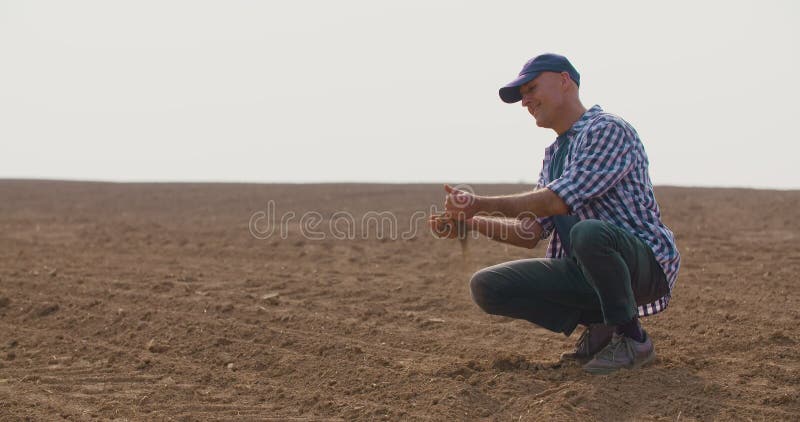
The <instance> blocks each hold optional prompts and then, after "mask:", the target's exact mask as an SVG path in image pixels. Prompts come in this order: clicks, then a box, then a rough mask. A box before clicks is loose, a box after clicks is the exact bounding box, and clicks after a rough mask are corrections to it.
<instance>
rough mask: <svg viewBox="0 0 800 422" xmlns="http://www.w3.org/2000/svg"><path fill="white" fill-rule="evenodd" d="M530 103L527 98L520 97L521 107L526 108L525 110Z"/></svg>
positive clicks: (525, 96)
mask: <svg viewBox="0 0 800 422" xmlns="http://www.w3.org/2000/svg"><path fill="white" fill-rule="evenodd" d="M530 102H531V98H530V97H529V96H527V95H523V96H522V106H523V107H526V108H527V107H528V104H529V103H530Z"/></svg>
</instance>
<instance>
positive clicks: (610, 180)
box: [537, 105, 681, 316]
mask: <svg viewBox="0 0 800 422" xmlns="http://www.w3.org/2000/svg"><path fill="white" fill-rule="evenodd" d="M566 135H567V137H568V139H569V142H568V143H566V144H565V145H566V147H567V148H569V149H568V151H567V156H566V159H565V163H564V172H563V174H562V175H561V177H559V178H557V179H555V180H549V175H550V164H551V161H552V159H553V155H554V154H555V152H556V150H557V146H558V142H557V141H556V142H553V144H551V145H550V146H549V147H547V148H546V149H545V151H544V162H543V163H542V171H541V173H540V174H539V183H538V184H537V188H548V189H550V190H552V191H553V192H555V193H556V194H557V195H558V196H559V197H561V199H562V200H563V201H564V202H565V203H566V204H567V205H568V206H569V209H570V210H571V214H573V215H576V216H577V217H578V218H579V219H581V220H585V219H590V218H591V219H597V220H602V221H605V222H608V223H612V224H614V225H616V226H618V227H620V228H622V229H625V230H626V231H628V232H629V233H632V234H633V235H635V236H637V237H638V238H639V239H641V240H643V241H644V242H645V243H646V244H647V245H649V246H650V248H652V250H653V252H654V254H655V257H656V260H657V261H658V263H659V264H660V265H661V268H662V269H663V270H664V274H665V275H666V276H667V281H668V282H669V290H670V292H672V289H673V288H674V287H675V280H676V279H677V278H678V267H679V266H680V260H681V257H680V254H679V253H678V248H677V247H676V246H675V236H674V235H673V233H672V232H671V231H670V230H669V229H668V228H667V227H666V226H665V225H664V224H663V223H662V222H661V211H660V210H659V208H658V203H656V198H655V195H654V194H653V185H652V183H651V182H650V176H649V175H648V172H647V168H648V165H649V161H648V160H647V154H646V153H645V151H644V145H642V141H641V140H640V139H639V135H638V134H637V133H636V130H634V129H633V127H632V126H631V125H630V124H629V123H628V122H626V121H625V120H622V119H621V118H620V117H618V116H615V115H613V114H609V113H605V112H603V110H602V109H601V108H600V106H598V105H595V106H594V107H592V108H591V109H589V110H588V111H586V113H584V114H583V116H581V118H580V119H578V121H577V122H575V124H574V125H572V127H571V128H570V129H569V131H567V133H566ZM537 221H538V222H539V224H541V225H542V227H543V228H544V230H545V232H544V234H543V236H542V238H547V237H548V236H550V235H551V234H552V236H553V237H552V239H551V240H550V245H549V246H548V247H547V254H546V257H548V258H563V257H565V256H566V253H565V251H564V248H563V247H562V244H561V240H560V239H559V236H558V232H557V231H555V230H554V224H553V219H552V217H545V218H539V219H537ZM669 299H670V293H668V294H667V295H666V296H664V297H662V298H660V299H658V300H656V301H655V302H653V303H649V304H645V305H641V306H639V315H640V316H647V315H652V314H655V313H658V312H661V311H663V310H664V309H665V308H666V307H667V304H668V303H669Z"/></svg>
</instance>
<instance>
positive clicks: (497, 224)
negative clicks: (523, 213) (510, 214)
mask: <svg viewBox="0 0 800 422" xmlns="http://www.w3.org/2000/svg"><path fill="white" fill-rule="evenodd" d="M470 223H471V224H470V229H471V230H475V231H478V232H479V233H481V234H482V235H484V236H486V237H488V238H489V239H492V240H496V241H498V242H502V243H508V244H509V245H514V246H519V247H522V248H528V249H533V248H535V247H536V245H537V244H538V243H539V238H541V236H542V232H543V229H542V226H540V225H539V223H538V222H537V221H536V220H534V219H533V218H523V219H520V220H517V219H500V218H492V217H482V216H475V217H473V218H472V220H470Z"/></svg>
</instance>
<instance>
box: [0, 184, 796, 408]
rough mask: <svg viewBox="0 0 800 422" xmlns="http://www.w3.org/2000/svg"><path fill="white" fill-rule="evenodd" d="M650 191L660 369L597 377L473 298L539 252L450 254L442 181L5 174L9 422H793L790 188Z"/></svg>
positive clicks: (557, 342) (486, 244)
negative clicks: (659, 216) (659, 265)
mask: <svg viewBox="0 0 800 422" xmlns="http://www.w3.org/2000/svg"><path fill="white" fill-rule="evenodd" d="M476 189H477V191H478V192H479V193H485V194H503V193H510V192H517V191H521V190H525V189H529V187H528V186H524V185H493V186H490V185H485V186H478V187H476ZM656 195H657V197H658V200H659V203H660V204H661V208H662V213H663V218H664V221H665V223H666V224H667V225H668V226H670V227H671V228H672V229H673V230H674V231H675V232H676V235H677V239H678V245H679V248H680V250H681V252H682V255H683V265H682V268H681V271H680V275H679V278H678V282H677V287H676V288H675V291H674V292H673V298H672V301H671V302H670V307H669V308H668V309H667V311H666V312H664V313H661V314H659V315H656V316H653V317H649V318H646V319H644V320H643V324H644V326H645V328H646V329H647V330H648V332H649V333H650V335H651V336H652V338H653V339H654V342H655V346H656V350H657V353H658V358H657V359H656V361H655V362H654V363H653V364H651V365H649V366H647V367H645V368H642V369H640V370H636V371H627V370H624V371H621V372H618V373H615V374H612V375H608V376H593V375H589V374H587V373H585V372H583V370H582V369H581V368H580V366H578V365H577V364H572V363H568V362H562V361H560V359H559V355H560V354H561V353H562V352H564V351H567V350H569V349H570V348H571V347H572V345H573V343H574V342H575V340H576V339H577V335H573V336H572V337H571V338H565V337H564V336H563V335H557V334H554V333H550V332H548V331H546V330H543V329H541V328H538V327H536V326H534V325H533V324H530V323H528V322H525V321H518V320H512V319H508V318H502V317H496V316H490V315H486V314H484V313H483V312H481V311H480V309H479V308H478V307H477V306H476V305H475V304H474V303H473V302H472V301H471V299H470V295H469V289H468V280H469V278H470V275H471V274H472V273H473V272H474V271H475V270H477V269H479V268H482V267H484V266H487V265H491V264H495V263H498V262H502V261H506V260H511V259H517V258H524V257H538V256H542V255H543V254H544V245H540V246H539V247H537V248H536V249H534V250H525V249H518V248H514V247H510V246H509V247H506V246H504V245H502V244H499V243H495V242H491V241H489V240H486V239H477V240H474V239H473V240H471V241H470V245H469V249H468V251H467V256H466V257H464V256H462V251H461V247H460V245H459V243H458V241H454V240H440V239H435V238H434V237H433V236H432V235H431V234H430V232H429V231H427V230H426V228H425V225H424V220H423V218H422V217H421V216H422V215H427V214H428V213H429V212H430V211H431V208H430V207H431V206H432V205H438V206H441V203H442V200H443V198H444V193H443V190H442V188H441V186H439V185H359V184H341V185H340V184H328V185H257V184H114V183H84V182H56V181H23V180H15V181H11V180H6V181H0V420H26V419H28V420H47V421H52V420H275V421H285V420H446V421H452V420H482V419H484V420H501V421H508V420H513V421H526V420H529V421H530V420H569V421H573V420H670V421H673V420H681V421H688V420H798V419H800V346H799V345H798V342H800V330H798V324H799V323H800V289H798V273H800V218H799V217H800V192H798V191H767V190H747V189H710V188H678V187H658V188H657V190H656ZM269 201H274V202H272V203H273V204H274V211H273V214H276V215H277V216H278V220H279V219H280V217H281V216H283V217H284V220H285V222H286V224H285V225H284V226H282V227H283V233H281V230H280V229H281V227H276V226H272V227H273V228H275V229H276V230H275V232H274V233H272V234H271V235H269V236H267V234H269V233H268V228H269V226H267V225H266V223H265V222H266V221H268V220H267V219H263V218H261V219H259V216H264V214H265V213H266V211H267V210H269V209H270V205H268V204H269ZM370 211H373V212H374V213H372V214H371V215H377V213H379V212H384V211H386V212H387V213H384V214H382V215H384V216H386V215H390V214H389V212H390V213H392V214H391V215H394V216H395V217H396V218H397V220H396V221H397V224H398V226H397V228H398V233H397V234H396V235H394V233H391V230H388V229H387V230H386V232H384V233H383V234H381V233H378V232H377V230H375V229H374V227H373V228H372V229H369V227H370V226H366V227H362V225H361V223H362V221H361V219H362V217H364V216H365V215H369V214H367V213H368V212H370ZM259 212H261V213H262V214H258V213H259ZM291 212H293V213H294V215H295V217H294V218H292V219H290V220H289V219H288V216H289V215H291V214H289V213H291ZM308 212H312V213H311V214H307V213H308ZM346 213H347V214H346ZM415 213H416V214H415ZM304 215H305V217H303V218H305V220H301V216H304ZM415 215H416V220H413V219H412V217H414V216H415ZM309 216H311V217H309ZM348 216H352V220H349V217H348ZM315 219H317V220H315ZM251 220H252V221H253V222H254V224H253V227H254V228H255V229H256V230H257V231H256V233H255V234H256V235H253V233H251V229H250V226H251V224H250V223H251ZM312 220H313V221H312ZM332 220H335V221H336V222H337V224H336V225H335V226H336V227H337V228H338V229H337V230H331V227H330V224H329V223H330V222H331V221H332ZM314 221H317V223H314ZM412 221H413V223H412ZM353 223H355V224H353ZM351 226H352V228H354V229H355V235H354V236H350V233H347V230H348V229H349V228H351ZM411 228H414V229H416V230H410V229H411ZM368 229H369V230H368ZM320 234H321V236H320ZM334 235H335V236H334ZM317 237H324V238H322V239H318V238H317ZM337 237H338V238H337Z"/></svg>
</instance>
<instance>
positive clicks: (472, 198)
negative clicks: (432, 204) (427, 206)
mask: <svg viewBox="0 0 800 422" xmlns="http://www.w3.org/2000/svg"><path fill="white" fill-rule="evenodd" d="M444 190H445V192H447V196H445V198H444V210H445V214H447V215H448V216H450V217H452V218H454V219H455V220H457V221H465V220H469V219H471V218H472V217H473V216H475V214H477V213H479V212H480V211H481V209H480V204H479V202H480V197H478V196H476V195H473V194H472V193H470V192H467V191H463V190H460V189H456V188H454V187H452V186H450V185H448V184H445V185H444Z"/></svg>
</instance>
